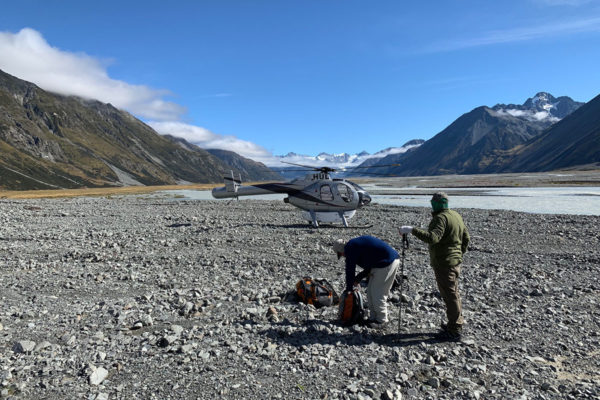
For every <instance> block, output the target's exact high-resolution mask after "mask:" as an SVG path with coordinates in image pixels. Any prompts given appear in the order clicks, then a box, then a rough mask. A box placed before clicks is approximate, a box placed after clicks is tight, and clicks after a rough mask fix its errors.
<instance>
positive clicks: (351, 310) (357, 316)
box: [339, 289, 366, 326]
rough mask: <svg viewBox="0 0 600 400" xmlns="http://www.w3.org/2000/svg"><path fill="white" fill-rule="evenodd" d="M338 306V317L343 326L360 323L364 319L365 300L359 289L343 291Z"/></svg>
mask: <svg viewBox="0 0 600 400" xmlns="http://www.w3.org/2000/svg"><path fill="white" fill-rule="evenodd" d="M339 307H340V311H339V318H340V321H341V323H342V325H344V326H352V325H355V324H361V323H363V322H364V321H365V319H366V310H365V300H364V296H363V294H362V293H361V291H360V290H359V289H354V290H352V291H344V292H343V293H342V297H341V298H340V306H339Z"/></svg>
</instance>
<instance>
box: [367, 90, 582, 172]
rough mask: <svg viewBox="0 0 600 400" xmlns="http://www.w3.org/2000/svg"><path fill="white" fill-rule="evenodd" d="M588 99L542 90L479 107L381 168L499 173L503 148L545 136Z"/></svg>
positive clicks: (413, 170) (391, 169)
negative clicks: (515, 101) (506, 102)
mask: <svg viewBox="0 0 600 400" xmlns="http://www.w3.org/2000/svg"><path fill="white" fill-rule="evenodd" d="M582 104H583V103H579V102H575V101H573V100H572V99H570V98H568V97H559V98H554V97H553V96H552V95H550V94H548V93H545V92H540V93H538V94H536V95H535V96H534V97H533V98H529V99H527V101H525V103H523V105H519V106H516V105H504V104H498V105H496V106H494V107H492V108H490V107H487V106H480V107H477V108H475V109H473V110H472V111H470V112H468V113H466V114H463V115H462V116H461V117H459V118H458V119H456V120H455V121H454V122H453V123H452V124H450V125H449V126H448V127H447V128H446V129H444V130H443V131H441V132H440V133H438V134H437V135H435V136H434V137H433V138H431V139H429V140H428V141H426V142H425V143H423V144H422V145H421V146H419V148H417V149H416V150H415V151H412V152H410V153H408V154H402V155H400V156H388V157H385V158H383V159H381V160H380V161H379V162H378V163H377V164H379V165H381V164H394V163H400V164H401V166H399V167H390V168H388V169H381V170H380V171H379V172H380V173H388V174H396V175H401V176H407V175H413V176H414V175H440V174H477V173H494V172H496V170H497V168H498V167H499V165H498V162H497V161H496V157H497V155H498V154H499V153H500V152H502V151H507V150H509V149H512V148H514V147H516V146H519V145H522V144H524V143H526V142H527V141H528V140H531V139H532V138H534V137H536V136H538V135H540V134H541V133H542V132H543V131H544V130H545V129H546V128H548V127H550V126H551V125H552V124H553V123H555V122H557V121H559V120H560V118H562V117H564V116H565V115H568V113H570V112H573V111H574V110H576V109H578V108H579V107H581V105H582ZM377 164H376V165H377ZM367 171H368V172H372V171H373V172H374V170H367Z"/></svg>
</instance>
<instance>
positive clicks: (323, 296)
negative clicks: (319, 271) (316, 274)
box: [296, 276, 340, 308]
mask: <svg viewBox="0 0 600 400" xmlns="http://www.w3.org/2000/svg"><path fill="white" fill-rule="evenodd" d="M296 295H297V296H298V298H299V299H300V301H301V302H303V303H305V304H312V305H313V306H315V307H316V308H319V307H325V306H331V305H334V304H337V303H338V302H339V301H340V298H339V296H338V295H337V293H336V292H335V290H334V289H333V286H332V285H331V284H330V283H329V282H327V280H325V279H313V278H311V277H308V276H305V277H304V278H302V279H301V280H299V281H298V283H297V284H296Z"/></svg>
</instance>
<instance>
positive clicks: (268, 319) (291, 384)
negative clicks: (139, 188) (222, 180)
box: [0, 195, 600, 400]
mask: <svg viewBox="0 0 600 400" xmlns="http://www.w3.org/2000/svg"><path fill="white" fill-rule="evenodd" d="M458 211H459V212H460V213H461V214H462V215H463V217H464V220H465V222H466V224H467V226H468V228H469V231H470V233H471V236H472V243H471V246H470V251H469V252H468V253H467V255H466V256H465V264H464V268H463V275H462V277H461V292H462V295H463V306H464V314H465V320H466V324H467V325H466V332H465V333H466V335H465V338H464V340H463V341H462V342H460V343H449V342H439V341H436V340H435V339H434V337H433V334H434V333H435V332H436V331H437V329H438V327H439V325H440V323H441V322H442V321H443V319H444V307H443V303H442V302H441V299H440V297H439V293H438V292H437V289H436V286H435V281H434V278H433V272H432V271H431V269H430V267H429V265H428V253H427V248H426V245H424V244H423V243H421V242H418V241H416V240H413V241H412V242H411V247H410V248H409V249H408V251H407V252H406V257H405V266H404V273H405V275H407V277H408V280H407V281H406V284H405V287H404V290H403V296H402V299H403V302H400V297H401V296H400V293H399V292H394V295H393V297H392V298H391V299H390V309H391V312H392V316H393V319H392V322H391V323H390V324H389V326H388V327H387V328H386V329H385V330H383V331H377V330H372V329H369V328H365V327H353V328H343V327H341V326H339V325H338V324H337V322H336V317H337V308H336V307H326V308H322V309H318V310H316V309H314V308H313V307H312V306H305V305H303V304H298V303H296V302H294V301H292V300H291V299H290V298H289V297H287V296H286V294H287V293H288V292H290V291H291V290H293V289H294V287H295V284H296V282H297V281H298V280H299V279H300V278H302V277H303V276H306V275H310V276H313V277H322V278H326V279H328V280H329V281H330V282H332V283H333V284H334V285H335V287H336V288H338V289H341V288H342V287H343V279H344V271H343V269H344V267H343V264H342V262H338V260H337V258H336V257H335V255H334V253H333V252H332V251H331V249H330V248H329V246H328V245H329V243H330V242H332V241H333V240H334V239H336V238H344V239H350V238H352V237H355V236H359V235H365V234H369V235H374V236H377V237H380V238H382V239H384V240H386V241H388V242H389V243H390V244H392V245H394V246H395V247H396V248H399V246H400V237H399V236H398V234H397V227H398V226H400V225H404V224H409V225H417V226H426V225H427V223H428V221H429V219H430V213H429V209H427V208H425V207H423V208H409V207H395V206H383V205H377V204H375V205H371V206H369V207H367V208H365V209H362V210H359V211H358V212H357V216H356V217H355V218H354V219H352V220H350V225H351V226H350V228H348V229H345V228H342V227H334V226H331V225H329V226H328V225H324V226H322V227H321V228H319V229H313V228H311V227H310V226H309V225H308V223H307V222H304V221H302V220H300V218H299V213H298V211H297V210H296V209H294V208H293V207H291V206H288V205H285V204H283V203H282V202H276V201H260V200H244V201H239V202H236V201H233V202H230V203H228V204H227V203H225V202H216V201H189V200H181V199H175V198H173V197H166V196H161V195H155V196H125V197H114V198H75V199H52V200H0V298H1V304H0V398H1V399H8V398H16V399H40V398H48V399H90V400H94V399H98V400H101V399H133V398H139V399H148V398H156V399H196V398H200V399H218V398H228V399H255V398H260V399H271V398H275V399H276V398H279V399H309V398H310V399H314V398H317V399H401V398H402V399H412V398H415V399H458V398H460V399H463V398H464V399H480V398H481V399H490V398H492V399H581V398H590V399H591V398H595V399H598V398H600V372H599V371H600V346H599V344H600V326H599V324H600V309H599V304H600V280H599V276H600V233H599V229H598V227H599V226H600V217H597V216H570V215H536V214H524V213H517V212H511V211H499V210H474V209H463V210H458ZM400 304H401V305H402V311H403V313H402V322H403V325H402V327H403V329H402V331H401V332H400V333H398V308H399V305H400Z"/></svg>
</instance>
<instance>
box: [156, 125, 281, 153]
mask: <svg viewBox="0 0 600 400" xmlns="http://www.w3.org/2000/svg"><path fill="white" fill-rule="evenodd" d="M148 125H150V126H151V127H152V128H154V129H155V130H156V131H157V132H158V133H160V134H162V135H172V136H177V137H180V138H183V139H185V140H187V141H188V142H190V143H193V144H195V145H197V146H200V147H202V148H204V149H223V150H229V151H233V152H235V153H238V154H239V155H241V156H244V157H248V158H251V159H253V160H256V161H261V162H264V161H265V160H270V159H271V158H272V154H271V153H270V152H269V151H268V150H266V149H265V148H263V147H261V146H259V145H257V144H255V143H252V142H248V141H246V140H241V139H238V138H236V137H235V136H228V135H218V134H216V133H214V132H211V131H209V130H208V129H204V128H201V127H199V126H194V125H189V124H186V123H183V122H175V121H166V122H159V121H151V122H148Z"/></svg>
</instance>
